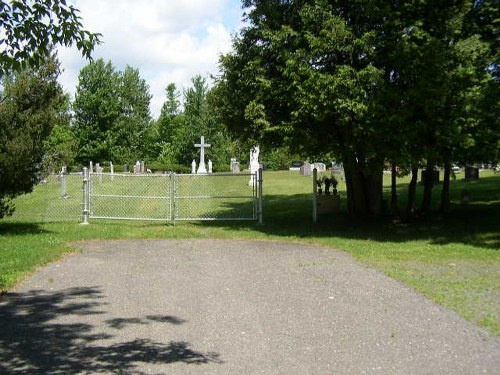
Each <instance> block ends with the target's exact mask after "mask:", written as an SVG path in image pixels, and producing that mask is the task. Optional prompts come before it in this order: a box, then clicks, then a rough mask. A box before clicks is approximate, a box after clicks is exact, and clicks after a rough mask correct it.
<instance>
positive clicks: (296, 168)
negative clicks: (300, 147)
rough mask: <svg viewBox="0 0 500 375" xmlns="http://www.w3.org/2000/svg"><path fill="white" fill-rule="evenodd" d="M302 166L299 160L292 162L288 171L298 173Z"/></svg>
mask: <svg viewBox="0 0 500 375" xmlns="http://www.w3.org/2000/svg"><path fill="white" fill-rule="evenodd" d="M303 165H304V162H302V161H299V160H294V161H292V166H291V167H290V168H289V170H290V171H300V167H302V166H303Z"/></svg>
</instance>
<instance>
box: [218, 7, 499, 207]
mask: <svg viewBox="0 0 500 375" xmlns="http://www.w3.org/2000/svg"><path fill="white" fill-rule="evenodd" d="M244 6H245V7H248V10H247V19H246V21H247V27H245V28H244V29H242V31H241V33H240V35H239V36H237V37H235V39H234V41H233V52H231V53H229V54H227V55H225V56H222V58H221V60H220V63H221V67H222V74H221V76H220V77H219V78H218V81H217V85H216V87H215V89H214V92H215V93H216V95H215V96H216V104H217V109H218V111H219V112H220V114H221V117H222V119H223V122H224V123H225V124H226V125H227V126H228V128H229V129H231V131H232V132H233V134H238V135H239V136H240V137H241V138H243V139H251V140H252V141H253V140H258V142H259V143H261V144H262V145H264V146H266V145H269V146H271V147H276V146H281V145H286V146H290V147H292V149H293V150H296V151H298V152H300V153H301V154H305V155H308V154H315V155H318V154H321V152H322V153H324V154H326V153H330V154H332V155H333V157H334V158H335V159H340V160H342V162H343V163H344V168H345V169H346V179H347V180H348V201H349V208H350V211H351V212H353V213H358V214H377V213H379V212H380V208H381V204H382V202H381V200H380V190H381V188H382V185H381V178H382V177H381V174H382V168H383V163H384V160H386V159H389V160H392V161H393V162H395V163H397V164H399V165H401V166H402V167H403V168H405V169H409V168H410V166H412V165H413V166H415V165H418V163H419V162H423V161H426V162H427V163H428V164H429V165H430V166H431V167H432V166H434V165H436V164H438V165H443V166H447V165H448V166H449V165H450V163H451V162H456V161H459V160H464V161H465V159H467V161H469V162H471V161H473V160H474V161H479V160H483V161H486V160H484V159H483V158H484V157H487V158H488V159H489V160H488V161H491V160H492V158H496V157H497V156H496V155H498V153H497V151H494V150H495V148H496V149H498V145H499V132H498V123H499V120H498V116H497V117H496V118H495V117H494V116H495V115H496V114H497V113H498V100H496V99H493V100H491V95H490V96H489V98H490V99H487V98H486V96H485V93H486V92H488V91H490V90H493V91H494V92H495V93H496V91H495V89H493V87H498V83H497V82H496V81H494V73H495V72H496V71H497V67H498V64H497V61H495V57H498V50H497V49H495V48H494V46H495V44H498V41H497V39H495V38H496V37H495V35H496V36H497V35H498V25H497V24H498V22H497V21H498V17H497V15H498V5H495V4H494V2H490V1H475V2H472V1H465V2H441V3H435V2H431V1H417V2H387V1H382V0H368V1H367V0H356V1H349V2H345V1H326V0H306V1H288V0H287V1H274V2H263V1H252V0H248V1H244ZM493 8H494V9H493ZM487 10H488V11H491V12H488V11H487ZM493 83H495V84H493ZM493 97H494V98H498V95H496V96H493ZM491 113H493V114H494V115H493V116H491V115H489V114H491ZM486 119H487V120H486ZM485 120H486V121H485ZM255 142H257V141H255ZM477 144H480V145H483V146H486V147H483V148H482V150H488V152H481V150H480V149H479V148H478V147H475V145H477ZM492 153H493V155H492ZM431 187H432V186H431Z"/></svg>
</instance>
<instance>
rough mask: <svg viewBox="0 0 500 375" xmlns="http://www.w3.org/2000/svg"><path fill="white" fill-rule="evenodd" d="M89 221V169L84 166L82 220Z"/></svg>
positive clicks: (85, 222) (84, 222) (83, 221)
mask: <svg viewBox="0 0 500 375" xmlns="http://www.w3.org/2000/svg"><path fill="white" fill-rule="evenodd" d="M88 223H89V170H88V169H87V168H83V203H82V222H81V224H88Z"/></svg>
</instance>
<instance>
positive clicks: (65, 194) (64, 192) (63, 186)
mask: <svg viewBox="0 0 500 375" xmlns="http://www.w3.org/2000/svg"><path fill="white" fill-rule="evenodd" d="M66 171H67V169H66V166H65V165H63V166H62V168H61V173H60V177H61V198H68V192H67V190H66V186H67V185H66Z"/></svg>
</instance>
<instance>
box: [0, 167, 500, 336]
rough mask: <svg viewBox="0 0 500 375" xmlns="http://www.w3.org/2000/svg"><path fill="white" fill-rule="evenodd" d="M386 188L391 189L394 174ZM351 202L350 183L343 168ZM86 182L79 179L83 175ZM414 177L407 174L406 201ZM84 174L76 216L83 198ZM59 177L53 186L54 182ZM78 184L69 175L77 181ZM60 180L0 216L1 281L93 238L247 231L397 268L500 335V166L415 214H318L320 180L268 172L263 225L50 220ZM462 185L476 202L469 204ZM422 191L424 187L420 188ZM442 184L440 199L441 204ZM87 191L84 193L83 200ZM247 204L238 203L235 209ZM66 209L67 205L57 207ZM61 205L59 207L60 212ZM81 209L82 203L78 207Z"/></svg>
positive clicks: (10, 282)
mask: <svg viewBox="0 0 500 375" xmlns="http://www.w3.org/2000/svg"><path fill="white" fill-rule="evenodd" d="M385 177H386V186H387V188H386V191H385V194H386V196H387V198H388V195H389V187H388V186H389V176H388V175H387V176H385ZM339 180H340V184H339V192H340V194H341V196H342V203H343V204H345V185H344V183H343V181H342V178H341V176H339ZM76 181H77V180H76ZM407 182H408V181H407V179H401V180H399V183H400V184H399V185H398V193H399V197H400V200H401V207H404V203H405V202H404V198H405V196H406V188H407ZM79 184H81V182H78V181H77V182H75V183H74V185H75V186H74V187H71V189H72V190H71V193H70V194H69V195H70V196H74V197H75V204H74V205H72V207H74V208H72V209H70V210H67V211H68V214H71V215H68V218H69V217H73V216H74V215H76V218H78V217H79V214H78V210H79V208H80V207H81V203H80V202H81V200H80V198H79V197H80V196H81V186H80V185H79ZM49 185H50V186H49ZM69 185H71V186H72V185H73V184H68V190H69V189H70V188H69ZM54 186H57V184H46V185H40V186H39V187H38V188H37V190H36V191H35V193H33V194H31V195H30V196H28V197H23V198H21V199H20V200H19V210H18V211H17V213H16V215H15V216H14V217H12V218H10V219H8V220H3V221H2V222H0V290H3V291H6V290H9V289H11V288H13V287H14V285H15V283H16V282H18V281H20V280H22V278H23V277H25V275H27V274H29V273H30V272H32V271H33V270H34V269H35V268H36V267H37V266H39V265H41V264H44V263H47V262H50V261H53V260H55V259H58V258H60V257H61V256H63V255H64V254H65V253H68V252H71V251H73V249H72V248H71V243H72V242H75V241H84V240H90V239H127V238H186V237H188V238H239V239H269V240H282V241H299V242H305V243H315V244H321V245H325V246H330V247H334V248H339V249H342V250H345V251H348V252H349V253H351V254H353V255H354V256H355V257H356V258H358V259H359V260H360V261H362V262H364V263H365V264H367V265H368V266H371V267H375V268H377V269H379V270H380V271H382V272H384V273H386V274H388V275H390V276H392V277H395V278H397V279H399V280H402V281H403V282H405V283H407V284H408V285H410V286H412V287H414V288H415V289H417V290H418V291H420V292H422V293H424V294H425V295H427V296H428V297H429V298H432V299H433V300H435V301H436V302H438V303H440V304H442V305H443V306H446V307H448V308H450V309H453V310H455V311H456V312H457V313H459V314H460V315H462V316H463V317H465V318H466V319H468V320H470V321H472V322H474V323H476V324H478V325H479V326H482V327H484V328H486V329H488V330H489V331H490V332H492V333H493V334H495V335H500V175H498V174H497V175H494V174H493V173H492V172H483V171H481V178H480V180H479V181H474V182H465V181H463V179H462V177H461V176H460V174H458V175H457V179H456V180H455V181H452V186H451V199H452V205H451V213H450V214H449V215H446V216H442V215H438V214H433V215H430V216H427V217H426V218H416V219H415V220H413V222H411V223H405V222H403V221H398V220H393V219H391V218H390V217H386V218H382V219H377V220H353V219H351V218H349V217H348V216H347V215H346V214H345V213H340V214H336V215H331V216H321V217H320V218H319V220H318V222H317V223H316V224H313V223H312V203H311V195H310V194H311V193H310V192H311V190H312V179H311V178H309V177H302V176H300V175H299V174H298V172H288V171H286V172H266V173H265V174H264V196H265V198H264V225H257V224H256V223H254V222H182V223H177V224H176V225H175V226H173V225H168V224H167V225H165V224H162V223H149V222H132V221H130V222H129V221H125V222H124V221H103V220H95V221H92V222H91V225H88V226H82V225H79V224H78V223H77V219H76V220H75V219H73V222H71V221H70V222H58V223H50V222H44V219H47V218H48V217H49V218H50V215H48V212H54V207H55V206H57V205H58V204H62V203H61V202H60V201H59V202H58V201H57V199H48V198H47V195H48V194H50V195H51V196H54V195H55V196H56V197H57V196H58V194H59V191H58V190H57V189H59V188H58V187H54ZM419 189H421V187H420V186H419ZM463 189H467V190H468V191H469V192H470V196H471V202H470V203H469V204H467V205H463V204H461V203H460V197H461V193H462V190H463ZM418 193H421V191H420V190H419V192H418ZM439 193H440V186H436V187H435V191H434V194H433V195H434V198H435V201H434V202H433V204H434V207H437V205H438V198H439ZM77 197H78V199H77ZM238 205H239V203H237V202H236V203H235V204H234V205H233V208H235V207H237V206H238ZM58 209H60V207H59V208H58ZM51 210H52V211H51ZM73 210H76V212H73Z"/></svg>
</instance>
